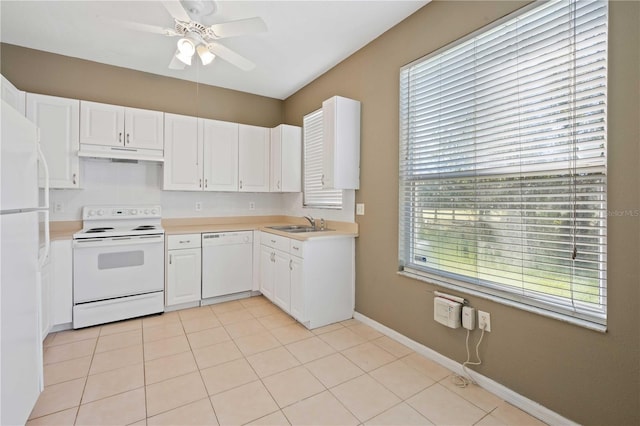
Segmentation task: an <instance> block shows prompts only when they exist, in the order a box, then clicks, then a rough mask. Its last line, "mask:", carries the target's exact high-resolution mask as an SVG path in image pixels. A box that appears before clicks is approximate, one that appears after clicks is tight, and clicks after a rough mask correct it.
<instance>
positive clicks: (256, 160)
mask: <svg viewBox="0 0 640 426" xmlns="http://www.w3.org/2000/svg"><path fill="white" fill-rule="evenodd" d="M238 143H239V154H238V157H239V166H238V174H239V185H238V186H239V190H240V191H241V192H269V155H270V153H269V129H267V128H265V127H257V126H247V125H244V124H241V125H240V127H239V142H238Z"/></svg>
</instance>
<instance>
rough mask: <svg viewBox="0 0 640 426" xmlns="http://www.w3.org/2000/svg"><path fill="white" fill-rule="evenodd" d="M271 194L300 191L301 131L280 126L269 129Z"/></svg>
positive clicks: (285, 125)
mask: <svg viewBox="0 0 640 426" xmlns="http://www.w3.org/2000/svg"><path fill="white" fill-rule="evenodd" d="M270 166H271V179H270V182H269V189H270V191H271V192H300V191H301V190H302V129H301V128H300V127H297V126H290V125H288V124H281V125H279V126H278V127H275V128H273V129H271V165H270Z"/></svg>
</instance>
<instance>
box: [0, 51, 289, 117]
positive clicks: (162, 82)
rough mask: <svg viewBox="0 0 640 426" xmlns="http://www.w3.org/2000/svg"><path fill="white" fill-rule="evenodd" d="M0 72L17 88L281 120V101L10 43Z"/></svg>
mask: <svg viewBox="0 0 640 426" xmlns="http://www.w3.org/2000/svg"><path fill="white" fill-rule="evenodd" d="M0 49H1V50H0V54H1V62H0V63H1V68H2V75H4V76H5V77H6V78H7V79H9V81H11V82H12V83H13V84H14V85H15V86H17V87H18V88H19V89H21V90H26V91H27V92H32V93H41V94H46V95H53V96H61V97H66V98H73V99H83V100H88V101H95V102H104V103H110V104H115V105H124V106H129V107H135V108H146V109H154V110H158V111H164V112H171V113H174V114H184V115H191V116H196V117H204V118H212V119H216V120H224V121H233V122H237V123H243V124H252V125H256V126H265V127H274V126H277V125H278V124H280V123H282V108H283V102H282V101H281V100H278V99H273V98H267V97H264V96H257V95H251V94H248V93H244V92H238V91H235V90H228V89H222V88H219V87H213V86H207V85H204V84H196V83H193V82H190V81H185V80H178V79H175V78H170V77H163V76H159V75H155V74H149V73H145V72H140V71H134V70H130V69H126V68H120V67H114V66H111V65H104V64H99V63H97V62H91V61H85V60H82V59H76V58H71V57H69V56H61V55H56V54H53V53H47V52H42V51H39V50H32V49H26V48H23V47H18V46H14V45H10V44H2V45H0Z"/></svg>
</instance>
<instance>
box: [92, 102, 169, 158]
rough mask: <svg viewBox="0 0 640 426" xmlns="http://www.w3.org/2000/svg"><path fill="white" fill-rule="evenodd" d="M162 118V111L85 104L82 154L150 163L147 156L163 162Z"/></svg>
mask: <svg viewBox="0 0 640 426" xmlns="http://www.w3.org/2000/svg"><path fill="white" fill-rule="evenodd" d="M163 117H164V114H163V113H162V112H161V111H150V110H144V109H137V108H127V107H123V106H118V105H108V104H101V103H97V102H89V101H82V102H81V110H80V120H81V121H80V143H81V144H82V145H83V146H82V151H83V152H82V154H85V153H87V154H86V155H92V156H104V157H115V158H119V157H120V158H131V156H132V155H133V156H135V155H136V154H137V155H138V156H140V157H141V159H147V158H144V156H148V157H150V158H148V159H152V158H153V157H160V158H161V157H162V151H163V149H164V133H163ZM100 153H102V154H103V155H99V154H100Z"/></svg>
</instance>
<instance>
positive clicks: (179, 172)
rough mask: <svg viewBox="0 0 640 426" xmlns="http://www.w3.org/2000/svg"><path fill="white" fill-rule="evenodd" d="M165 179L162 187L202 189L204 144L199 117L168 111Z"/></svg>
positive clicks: (166, 118)
mask: <svg viewBox="0 0 640 426" xmlns="http://www.w3.org/2000/svg"><path fill="white" fill-rule="evenodd" d="M164 136H165V144H164V167H163V174H164V181H163V187H162V189H171V190H179V191H200V190H202V144H201V142H200V138H198V119H197V118H195V117H188V116H184V115H175V114H165V119H164Z"/></svg>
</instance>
